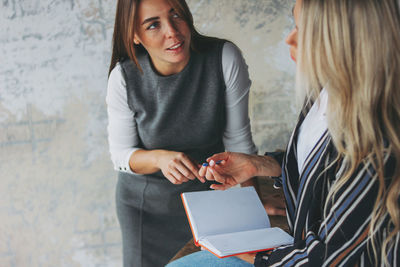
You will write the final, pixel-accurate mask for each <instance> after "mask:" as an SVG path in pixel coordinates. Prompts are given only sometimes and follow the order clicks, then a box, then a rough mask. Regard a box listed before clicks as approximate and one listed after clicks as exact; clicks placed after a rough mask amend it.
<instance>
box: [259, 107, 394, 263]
mask: <svg viewBox="0 0 400 267" xmlns="http://www.w3.org/2000/svg"><path fill="white" fill-rule="evenodd" d="M304 117H305V115H304V114H303V112H302V114H301V115H300V117H299V120H298V123H297V126H296V127H295V129H294V131H293V133H292V136H291V138H290V141H289V143H288V146H287V150H286V153H285V155H284V159H283V163H282V186H283V191H284V194H285V199H286V211H287V219H288V224H289V229H290V231H291V234H292V235H293V236H294V244H293V245H290V246H285V247H279V248H277V249H275V250H273V251H272V252H271V251H270V252H260V253H258V254H257V257H256V261H255V266H312V267H314V266H316V267H319V266H381V264H382V262H383V261H382V259H381V258H379V256H380V255H378V258H376V257H374V254H373V252H372V249H371V248H372V246H371V245H372V244H371V240H370V239H369V238H368V231H369V226H370V222H371V213H372V209H373V206H374V203H375V200H376V197H377V192H378V182H377V180H376V179H375V177H376V172H375V170H374V168H373V167H372V165H371V163H369V162H365V163H364V164H362V165H361V166H359V167H358V169H357V171H356V172H355V173H354V174H353V176H352V178H351V179H350V180H349V182H348V183H347V184H346V185H345V186H344V187H343V189H342V190H341V191H340V192H339V194H338V195H337V196H336V197H335V199H334V201H331V202H329V203H328V204H327V205H328V206H327V207H325V200H326V196H327V194H328V192H329V189H330V188H331V186H332V184H333V183H334V182H335V180H336V178H337V177H340V175H341V173H342V172H343V170H344V168H345V164H343V163H342V162H340V161H339V162H337V163H335V164H333V165H332V164H331V163H332V162H333V161H334V159H335V158H336V156H337V151H336V149H335V147H334V145H333V143H332V140H331V137H330V135H329V132H328V131H326V132H325V133H324V134H323V135H322V137H321V138H320V139H319V141H318V142H317V144H316V145H315V147H314V148H313V150H312V151H311V153H310V154H309V155H308V158H307V159H306V161H305V164H304V167H303V170H302V172H301V173H299V172H298V167H297V155H296V154H297V150H296V145H297V135H298V130H299V126H300V125H301V123H302V121H303V120H304ZM329 165H332V166H329ZM328 166H329V168H327V167H328ZM394 167H395V162H394V160H393V158H391V157H387V159H386V162H385V177H388V180H389V181H390V179H391V176H393V171H394ZM324 209H326V215H325V216H324ZM387 222H388V215H387V218H386V222H385V223H383V224H382V226H381V228H380V229H379V230H380V232H381V233H384V232H385V231H386V230H387V229H386V228H385V227H387ZM399 239H400V234H399V233H397V236H396V237H395V239H394V242H393V244H391V245H392V248H391V250H390V253H389V255H388V256H387V258H388V261H389V263H390V266H400V240H399ZM381 245H382V244H381V243H378V244H377V248H378V249H379V248H380V247H381Z"/></svg>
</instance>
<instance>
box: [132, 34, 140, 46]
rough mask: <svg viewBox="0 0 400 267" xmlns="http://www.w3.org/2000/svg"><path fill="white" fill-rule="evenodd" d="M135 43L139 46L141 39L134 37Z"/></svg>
mask: <svg viewBox="0 0 400 267" xmlns="http://www.w3.org/2000/svg"><path fill="white" fill-rule="evenodd" d="M133 42H134V43H135V45H139V44H140V42H139V39H138V38H136V35H135V37H133Z"/></svg>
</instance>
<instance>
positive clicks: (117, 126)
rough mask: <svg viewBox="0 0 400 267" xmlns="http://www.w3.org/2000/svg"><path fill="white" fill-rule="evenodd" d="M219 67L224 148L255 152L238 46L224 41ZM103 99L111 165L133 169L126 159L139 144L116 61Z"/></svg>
mask: <svg viewBox="0 0 400 267" xmlns="http://www.w3.org/2000/svg"><path fill="white" fill-rule="evenodd" d="M222 70H223V76H224V80H225V85H226V91H225V105H226V107H225V110H226V128H225V131H224V136H223V143H224V146H225V149H226V151H232V152H243V153H249V154H255V153H257V148H256V146H255V145H254V142H253V139H252V135H251V129H250V119H249V116H248V100H249V90H250V86H251V81H250V79H249V73H248V66H247V65H246V62H245V60H244V58H243V56H242V53H241V52H240V50H239V49H238V48H237V47H236V46H235V45H233V44H232V43H230V42H226V43H225V44H224V47H223V50H222ZM106 103H107V113H108V127H107V131H108V143H109V148H110V154H111V160H112V162H113V165H114V169H115V170H118V171H123V172H128V173H133V172H132V170H131V169H130V167H129V160H130V157H131V155H132V153H133V152H135V151H136V150H138V149H141V148H140V147H138V145H139V136H138V131H137V126H136V122H135V120H134V113H133V111H132V110H131V109H130V108H129V106H128V100H127V92H126V83H125V79H124V77H123V75H122V70H121V66H120V65H119V64H117V65H116V66H115V68H114V69H113V70H112V71H111V73H110V77H109V79H108V86H107V96H106ZM210 116H212V114H210ZM133 164H134V163H133Z"/></svg>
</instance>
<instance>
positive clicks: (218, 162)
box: [203, 160, 222, 167]
mask: <svg viewBox="0 0 400 267" xmlns="http://www.w3.org/2000/svg"><path fill="white" fill-rule="evenodd" d="M221 161H222V160H218V161H216V162H215V164H220V163H221ZM208 165H209V164H208V163H207V162H205V163H203V167H207V166H208Z"/></svg>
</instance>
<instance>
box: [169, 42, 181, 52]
mask: <svg viewBox="0 0 400 267" xmlns="http://www.w3.org/2000/svg"><path fill="white" fill-rule="evenodd" d="M183 45H184V42H179V43H176V44H174V45H173V46H171V47H169V48H167V51H171V52H180V51H181V50H182V49H183Z"/></svg>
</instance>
